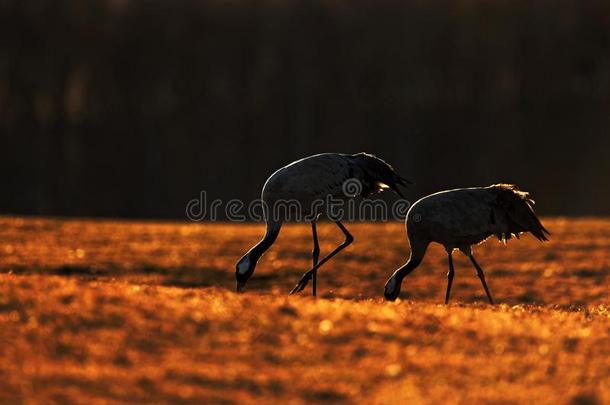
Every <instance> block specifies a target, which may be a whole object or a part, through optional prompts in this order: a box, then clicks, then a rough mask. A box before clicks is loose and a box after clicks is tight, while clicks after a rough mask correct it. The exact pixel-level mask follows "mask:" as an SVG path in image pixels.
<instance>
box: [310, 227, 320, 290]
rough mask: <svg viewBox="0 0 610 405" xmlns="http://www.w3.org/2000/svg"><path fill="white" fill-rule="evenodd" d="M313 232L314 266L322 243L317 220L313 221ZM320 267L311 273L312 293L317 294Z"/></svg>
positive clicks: (312, 256) (312, 252)
mask: <svg viewBox="0 0 610 405" xmlns="http://www.w3.org/2000/svg"><path fill="white" fill-rule="evenodd" d="M311 233H312V235H313V250H312V251H311V259H312V263H313V267H316V264H318V257H320V245H319V244H318V231H317V229H316V220H315V219H314V220H313V221H311ZM317 273H318V269H316V270H315V271H314V272H313V273H312V274H311V294H312V295H313V296H314V297H315V296H316V276H317Z"/></svg>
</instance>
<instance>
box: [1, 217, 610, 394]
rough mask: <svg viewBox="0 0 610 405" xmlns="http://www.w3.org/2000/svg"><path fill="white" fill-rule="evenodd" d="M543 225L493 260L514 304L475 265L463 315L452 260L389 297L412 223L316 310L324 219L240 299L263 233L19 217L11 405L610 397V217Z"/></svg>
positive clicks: (378, 241)
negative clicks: (244, 261)
mask: <svg viewBox="0 0 610 405" xmlns="http://www.w3.org/2000/svg"><path fill="white" fill-rule="evenodd" d="M543 222H544V223H545V225H546V226H547V228H548V229H549V230H550V231H551V233H552V235H551V241H550V242H548V243H540V242H538V241H537V240H535V239H534V238H532V237H531V236H523V237H522V238H521V240H511V241H510V242H509V243H508V245H507V246H504V245H503V244H501V243H499V242H498V241H496V240H491V239H490V240H489V241H487V242H486V243H484V244H483V245H481V246H477V247H476V248H475V255H476V256H477V258H478V261H479V263H480V264H481V265H482V267H483V268H484V269H485V271H486V275H487V281H488V284H489V286H490V289H491V291H492V294H493V295H494V298H495V299H496V301H497V303H498V304H497V305H495V306H491V305H488V304H487V303H486V299H485V295H484V291H483V289H482V287H481V285H480V284H479V281H478V278H477V277H476V275H475V271H474V269H473V268H472V267H471V265H470V263H469V261H468V260H467V259H466V258H464V257H463V256H461V254H459V253H456V254H455V258H456V260H455V262H456V278H455V281H454V291H453V294H452V300H451V304H450V305H448V306H446V305H444V304H443V300H444V293H445V286H446V272H447V264H446V254H445V252H444V250H443V249H442V248H441V247H439V246H433V247H431V249H430V250H429V251H428V254H427V256H426V258H425V260H424V262H423V264H422V265H421V266H420V267H419V268H418V269H417V270H416V271H415V272H413V273H412V274H411V275H410V276H409V277H407V278H406V279H405V282H404V284H403V289H402V295H401V299H400V300H398V301H396V302H394V303H388V302H385V301H383V299H382V293H383V285H384V284H385V281H386V279H387V278H388V277H389V276H390V274H391V273H392V272H393V271H394V270H395V269H396V268H397V267H398V266H399V265H401V264H402V263H404V261H405V260H406V259H407V257H408V253H409V249H408V243H407V241H406V238H405V233H404V228H403V225H402V224H400V223H388V224H348V225H347V226H348V228H349V229H350V231H352V233H353V235H354V237H355V242H354V243H353V244H352V245H351V246H350V247H348V248H347V249H346V250H345V251H344V252H343V253H341V254H340V255H339V256H337V257H336V258H335V259H333V260H331V261H330V262H329V263H328V264H327V265H325V266H324V267H322V269H321V270H320V271H319V275H318V292H319V297H318V298H317V299H314V298H312V297H311V296H309V295H308V293H309V289H306V290H305V291H304V292H303V293H301V294H299V295H298V296H290V297H289V296H288V295H287V293H288V291H290V289H291V288H292V287H293V286H294V285H295V284H296V282H297V281H298V279H299V277H300V274H301V273H303V272H304V271H305V270H307V268H308V266H310V262H311V256H310V251H311V247H312V246H311V235H310V228H309V226H308V225H289V226H285V227H284V228H283V229H282V233H281V235H280V238H279V239H278V241H277V242H276V245H275V246H274V247H273V248H272V249H271V250H270V251H269V252H268V254H267V255H265V256H264V257H263V259H262V260H261V262H260V263H259V266H258V268H257V270H256V273H255V274H254V276H253V278H252V279H251V282H250V283H249V284H248V288H247V291H246V293H244V294H235V293H234V292H233V288H234V277H233V273H234V265H235V262H236V261H237V259H238V258H239V257H240V256H241V255H242V254H243V253H244V251H246V250H247V249H248V248H249V247H250V246H251V245H252V244H253V243H254V242H256V241H257V240H258V239H259V238H260V237H261V235H262V234H263V231H264V229H263V226H262V225H261V224H218V223H216V224H195V223H190V224H187V223H171V222H127V221H101V220H60V219H41V218H17V217H0V270H1V272H0V339H1V341H2V342H3V344H2V345H1V346H0V403H40V404H48V403H88V404H95V403H126V402H129V403H134V402H153V403H166V402H177V403H226V404H230V403H251V402H261V403H270V402H271V401H275V402H280V401H281V402H284V403H295V404H296V403H309V402H337V403H341V402H362V403H364V402H366V403H379V404H384V403H388V404H389V403H413V404H417V403H449V404H450V403H471V402H473V401H477V402H486V403H523V402H528V403H553V404H564V403H574V404H596V403H608V402H610V305H609V298H608V297H609V293H610V291H609V285H610V284H609V283H610V220H605V219H564V218H544V219H543ZM319 236H320V239H321V247H322V254H324V253H327V252H329V251H330V250H331V249H332V248H334V247H335V246H336V245H337V244H339V243H340V242H341V240H342V236H341V233H340V231H339V230H338V229H337V228H336V227H335V226H334V225H333V224H331V223H322V224H321V225H320V226H319Z"/></svg>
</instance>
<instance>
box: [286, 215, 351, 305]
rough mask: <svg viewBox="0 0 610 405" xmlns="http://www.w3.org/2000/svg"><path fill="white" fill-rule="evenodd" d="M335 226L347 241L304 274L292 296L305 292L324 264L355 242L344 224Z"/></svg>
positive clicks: (338, 223) (337, 222)
mask: <svg viewBox="0 0 610 405" xmlns="http://www.w3.org/2000/svg"><path fill="white" fill-rule="evenodd" d="M335 224H337V226H338V227H339V229H341V231H342V232H343V234H344V235H345V241H343V243H342V244H341V245H339V246H337V248H336V249H335V250H333V251H332V252H330V253H329V254H327V255H326V256H324V258H323V259H322V260H320V262H319V263H318V264H316V265H314V266H313V267H312V268H311V270H309V271H307V272H305V273H304V274H303V276H302V277H301V279H300V280H299V282H298V283H297V285H296V286H295V287H294V288H293V289H292V291H290V294H291V295H292V294H294V293H297V292H300V291H303V289H304V288H305V287H306V286H307V283H308V282H309V279H310V278H311V276H312V274H313V273H314V272H315V271H316V270H318V269H319V268H320V267H321V266H322V265H323V264H324V263H326V262H327V261H329V260H330V259H332V257H333V256H334V255H336V254H337V253H339V252H340V251H341V250H343V249H345V248H346V247H347V246H349V244H350V243H352V242H353V241H354V237H353V236H352V235H351V234H350V233H349V231H348V230H347V229H346V228H345V227H344V226H343V224H342V223H341V222H339V221H335Z"/></svg>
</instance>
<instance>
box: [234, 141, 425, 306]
mask: <svg viewBox="0 0 610 405" xmlns="http://www.w3.org/2000/svg"><path fill="white" fill-rule="evenodd" d="M409 184H413V183H412V182H410V181H409V180H406V179H405V178H403V177H401V176H400V175H398V174H397V173H396V172H395V171H394V169H393V168H392V166H390V165H389V164H387V163H386V162H385V161H383V160H381V159H380V158H378V157H376V156H374V155H372V154H369V153H364V152H362V153H356V154H353V155H350V154H344V153H321V154H317V155H313V156H309V157H306V158H303V159H300V160H297V161H295V162H292V163H290V164H289V165H287V166H284V167H282V168H280V169H279V170H277V171H276V172H274V173H273V174H272V175H271V176H270V177H269V178H268V179H267V181H266V182H265V184H264V186H263V190H262V203H263V213H264V219H265V223H266V232H265V235H264V237H263V238H262V239H261V240H260V241H259V242H258V243H256V244H255V245H254V246H253V247H252V248H251V249H250V250H248V251H247V252H246V253H245V254H244V255H243V256H242V257H241V258H240V259H239V261H238V262H237V264H236V269H235V278H236V282H237V283H236V290H237V292H242V291H243V290H244V289H245V286H246V283H247V281H248V279H249V278H250V277H251V276H252V274H253V273H254V269H255V268H256V264H257V262H258V260H259V259H260V258H261V256H262V255H263V254H264V253H265V251H267V249H269V248H270V247H271V246H272V245H273V243H274V242H275V240H276V238H277V236H278V235H279V233H280V229H281V227H282V223H283V222H285V221H286V220H290V219H292V217H297V218H296V219H297V220H299V219H300V220H305V221H308V222H310V223H311V232H312V236H313V250H312V253H311V254H312V263H313V267H312V268H311V269H310V270H309V271H308V272H306V273H304V274H303V276H302V277H301V280H300V281H299V283H298V284H297V285H296V286H295V287H294V288H293V289H292V291H291V292H290V294H294V293H296V292H300V291H302V290H303V289H304V288H305V287H306V286H307V284H308V283H309V280H310V279H311V281H312V295H313V296H315V295H316V276H317V269H318V268H319V267H320V266H322V265H323V264H324V263H326V262H327V261H328V260H330V259H331V258H332V257H333V256H335V255H336V254H337V253H339V252H340V251H341V250H343V249H344V248H346V247H347V246H348V245H350V244H351V243H352V242H353V240H354V238H353V236H352V235H351V234H350V233H349V231H348V230H347V228H346V227H345V226H344V225H343V224H342V223H341V221H340V218H337V217H334V218H333V217H332V215H331V214H332V213H330V212H329V204H326V203H325V202H326V201H328V200H329V199H330V198H334V199H337V200H339V201H343V202H344V201H347V200H348V199H351V198H355V197H358V196H360V197H367V196H370V195H371V194H374V193H377V192H381V191H383V190H385V189H391V190H393V191H394V192H395V193H396V194H398V195H399V196H400V197H402V198H403V199H404V198H405V197H404V195H403V194H402V192H401V191H400V189H399V188H398V186H399V185H400V186H403V187H407V186H408V185H409ZM294 202H296V203H297V204H296V205H294V204H292V203H294ZM291 204H292V205H291ZM295 207H296V209H297V210H298V211H299V212H296V213H295V212H294V211H295ZM322 214H325V215H327V216H328V217H329V218H330V219H331V220H333V222H335V224H336V225H337V226H338V227H339V229H340V230H341V231H342V232H343V234H344V236H345V240H344V241H343V243H341V244H340V245H339V246H338V247H337V248H335V249H334V250H333V251H332V252H330V253H329V254H328V255H326V256H325V257H324V258H322V260H320V261H318V259H319V254H320V246H319V244H318V235H317V229H316V222H317V220H318V218H319V217H320V215H322Z"/></svg>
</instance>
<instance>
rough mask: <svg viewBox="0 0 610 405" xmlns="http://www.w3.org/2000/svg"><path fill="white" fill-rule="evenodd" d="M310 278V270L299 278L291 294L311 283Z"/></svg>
mask: <svg viewBox="0 0 610 405" xmlns="http://www.w3.org/2000/svg"><path fill="white" fill-rule="evenodd" d="M310 279H311V273H310V272H307V273H305V274H303V277H301V279H300V280H299V282H298V283H297V285H296V286H295V287H294V288H293V289H292V291H290V295H292V294H295V293H298V292H301V291H303V290H304V289H305V287H307V284H309V280H310Z"/></svg>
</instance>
